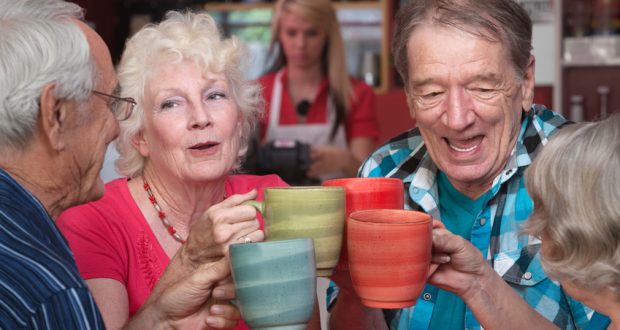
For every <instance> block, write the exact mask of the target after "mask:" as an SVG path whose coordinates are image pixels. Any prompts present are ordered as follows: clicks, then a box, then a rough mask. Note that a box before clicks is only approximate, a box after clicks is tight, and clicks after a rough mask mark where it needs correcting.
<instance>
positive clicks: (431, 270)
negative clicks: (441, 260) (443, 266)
mask: <svg viewBox="0 0 620 330" xmlns="http://www.w3.org/2000/svg"><path fill="white" fill-rule="evenodd" d="M435 229H446V226H445V225H444V224H443V222H441V221H440V220H437V219H433V230H435ZM437 268H439V264H434V263H431V266H430V268H429V270H428V275H426V279H427V280H428V278H429V277H431V275H433V274H434V273H435V271H436V270H437Z"/></svg>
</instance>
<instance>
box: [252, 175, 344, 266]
mask: <svg viewBox="0 0 620 330" xmlns="http://www.w3.org/2000/svg"><path fill="white" fill-rule="evenodd" d="M245 204H250V205H252V206H254V207H255V208H256V209H257V210H258V211H259V212H260V213H261V214H262V216H263V220H264V221H265V236H266V239H267V240H268V241H274V240H285V239H294V238H303V237H307V238H312V239H313V240H314V251H315V253H316V266H317V276H330V275H332V273H333V270H334V267H336V264H337V263H338V258H339V256H340V249H341V245H342V235H343V231H344V221H345V189H344V188H343V187H321V186H305V187H281V188H267V189H265V191H264V200H263V201H262V202H259V201H254V200H252V201H247V202H245Z"/></svg>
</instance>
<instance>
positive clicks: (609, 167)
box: [524, 115, 620, 301]
mask: <svg viewBox="0 0 620 330" xmlns="http://www.w3.org/2000/svg"><path fill="white" fill-rule="evenodd" d="M526 187H527V190H528V191H529V193H530V195H531V197H532V199H533V201H534V212H533V214H532V216H531V217H530V219H529V220H528V221H527V222H526V224H525V226H524V232H525V233H527V234H531V235H534V236H539V237H544V238H543V240H544V241H543V242H544V247H545V248H544V251H543V253H542V254H541V261H542V264H543V267H544V268H545V271H546V272H547V273H548V274H549V276H551V277H553V278H556V279H559V280H568V281H571V282H572V283H574V284H575V285H577V286H579V287H581V288H586V289H593V290H596V289H601V288H607V287H608V288H611V289H612V290H613V291H614V293H615V294H616V297H617V299H618V300H619V301H620V202H619V201H620V115H614V116H611V117H610V118H608V119H605V120H603V121H600V122H595V123H579V124H575V125H571V126H569V127H567V128H564V129H562V130H561V131H560V132H559V133H558V134H557V135H556V136H555V137H553V138H552V139H551V141H550V142H549V143H548V144H547V145H546V146H545V148H543V150H542V151H541V153H540V154H539V155H538V157H537V158H536V160H535V161H534V162H533V164H532V165H531V166H530V167H529V169H528V170H527V171H526Z"/></svg>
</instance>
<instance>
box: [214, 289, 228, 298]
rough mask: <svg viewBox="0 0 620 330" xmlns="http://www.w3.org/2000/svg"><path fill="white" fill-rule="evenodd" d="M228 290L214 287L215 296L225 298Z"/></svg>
mask: <svg viewBox="0 0 620 330" xmlns="http://www.w3.org/2000/svg"><path fill="white" fill-rule="evenodd" d="M225 294H226V291H225V290H224V289H214V290H213V298H224V295H225Z"/></svg>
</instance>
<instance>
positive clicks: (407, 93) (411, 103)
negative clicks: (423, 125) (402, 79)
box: [405, 87, 415, 120]
mask: <svg viewBox="0 0 620 330" xmlns="http://www.w3.org/2000/svg"><path fill="white" fill-rule="evenodd" d="M405 99H406V101H407V108H408V109H409V116H411V119H413V120H415V109H414V108H413V106H414V102H415V101H414V100H413V95H411V92H410V91H408V89H407V87H405Z"/></svg>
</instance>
